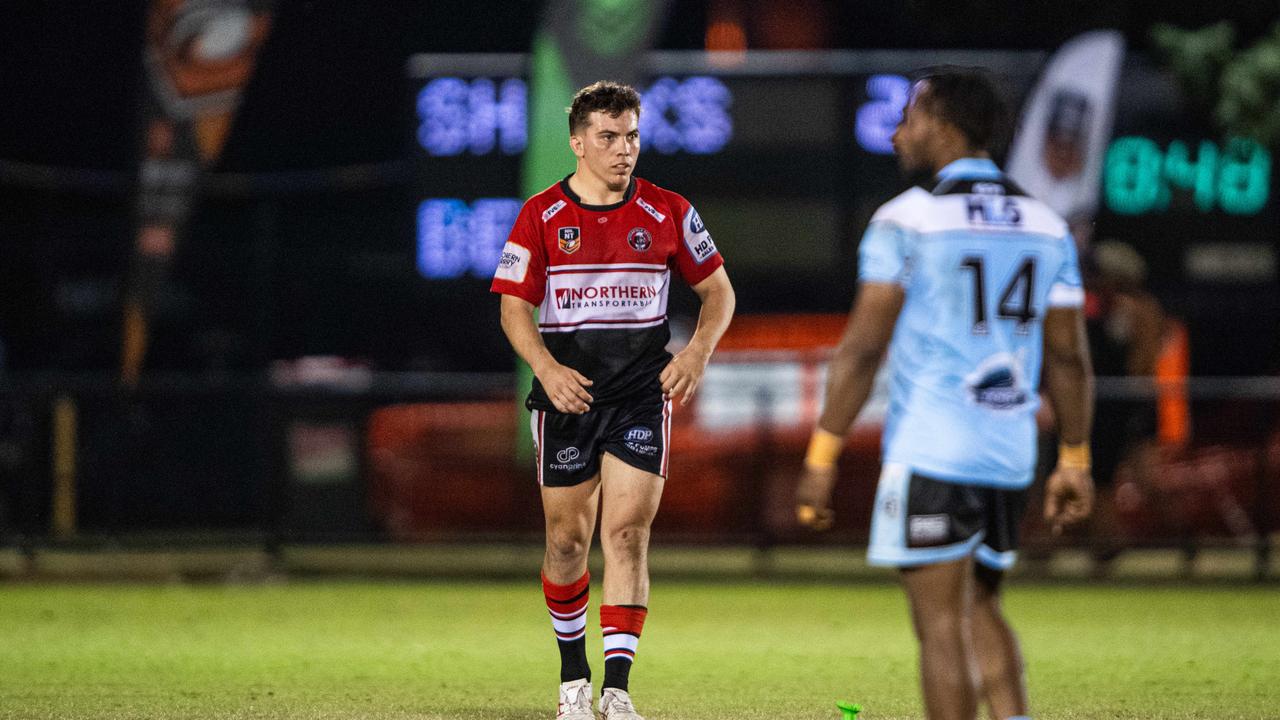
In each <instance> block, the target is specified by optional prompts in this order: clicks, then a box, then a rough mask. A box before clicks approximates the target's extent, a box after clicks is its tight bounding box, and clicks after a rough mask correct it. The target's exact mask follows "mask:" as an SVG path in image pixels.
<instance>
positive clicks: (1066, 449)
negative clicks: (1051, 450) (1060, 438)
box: [1058, 443, 1092, 470]
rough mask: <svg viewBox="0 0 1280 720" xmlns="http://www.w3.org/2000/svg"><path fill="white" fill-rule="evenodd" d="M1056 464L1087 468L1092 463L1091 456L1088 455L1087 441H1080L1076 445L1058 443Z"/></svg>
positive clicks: (1081, 468)
mask: <svg viewBox="0 0 1280 720" xmlns="http://www.w3.org/2000/svg"><path fill="white" fill-rule="evenodd" d="M1058 464H1059V465H1061V466H1062V467H1068V468H1076V469H1080V470H1088V469H1089V466H1090V465H1091V464H1092V458H1090V457H1089V443H1080V444H1078V445H1069V444H1067V443H1062V444H1060V445H1059V446H1058Z"/></svg>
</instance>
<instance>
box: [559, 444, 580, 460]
mask: <svg viewBox="0 0 1280 720" xmlns="http://www.w3.org/2000/svg"><path fill="white" fill-rule="evenodd" d="M580 454H581V453H579V452H578V448H576V447H567V448H565V449H563V450H561V451H560V452H558V453H556V460H559V461H560V462H562V463H570V462H573V461H574V460H577V459H578V455H580Z"/></svg>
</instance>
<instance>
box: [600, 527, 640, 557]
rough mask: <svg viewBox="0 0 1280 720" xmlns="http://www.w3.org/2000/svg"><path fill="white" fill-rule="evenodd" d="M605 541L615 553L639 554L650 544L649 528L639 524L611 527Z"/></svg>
mask: <svg viewBox="0 0 1280 720" xmlns="http://www.w3.org/2000/svg"><path fill="white" fill-rule="evenodd" d="M605 542H606V543H608V545H609V548H610V549H611V550H613V551H614V552H615V553H620V554H623V555H630V556H638V555H640V554H642V553H643V552H644V551H645V548H647V547H648V546H649V528H648V527H646V526H644V525H639V524H628V525H622V526H620V527H615V528H610V529H609V531H608V532H607V533H606V535H605Z"/></svg>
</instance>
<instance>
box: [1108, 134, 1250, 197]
mask: <svg viewBox="0 0 1280 720" xmlns="http://www.w3.org/2000/svg"><path fill="white" fill-rule="evenodd" d="M1103 167H1104V170H1103V192H1104V195H1105V197H1106V201H1107V207H1108V208H1109V209H1110V210H1111V211H1112V212H1114V213H1116V214H1119V215H1144V214H1147V213H1151V212H1158V211H1163V210H1167V209H1168V208H1169V203H1170V200H1171V198H1172V196H1173V193H1174V192H1179V193H1187V194H1189V195H1190V197H1191V200H1192V203H1193V204H1194V206H1195V207H1196V208H1197V209H1198V210H1199V211H1200V212H1203V213H1207V212H1212V211H1213V210H1214V208H1215V207H1217V208H1221V209H1222V211H1223V212H1225V213H1227V214H1229V215H1255V214H1257V213H1258V212H1260V211H1261V210H1262V208H1263V207H1264V206H1265V205H1266V204H1267V201H1268V199H1269V198H1270V194H1271V187H1270V185H1271V153H1270V152H1268V151H1267V149H1266V148H1264V147H1263V146H1261V145H1259V144H1258V143H1257V142H1256V141H1253V140H1249V139H1246V138H1231V139H1229V140H1228V141H1227V142H1226V143H1225V144H1224V146H1223V147H1222V148H1219V147H1218V145H1217V144H1216V143H1214V142H1212V141H1210V140H1202V141H1200V143H1199V144H1198V145H1196V146H1195V150H1194V152H1193V151H1192V146H1191V144H1189V143H1187V142H1184V141H1182V140H1173V141H1171V142H1169V144H1168V147H1167V149H1165V150H1161V149H1160V146H1159V145H1158V144H1157V143H1156V141H1154V140H1152V139H1151V138H1147V137H1142V136H1138V135H1128V136H1125V137H1120V138H1117V139H1116V140H1115V141H1114V142H1112V143H1111V147H1110V148H1108V150H1107V155H1106V161H1105V163H1104V166H1103Z"/></svg>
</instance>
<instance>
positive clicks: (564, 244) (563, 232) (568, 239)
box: [559, 227, 582, 253]
mask: <svg viewBox="0 0 1280 720" xmlns="http://www.w3.org/2000/svg"><path fill="white" fill-rule="evenodd" d="M559 235H560V249H561V250H563V251H564V252H566V253H575V252H577V251H578V248H580V247H582V231H581V230H580V229H578V228H576V227H562V228H560V232H559Z"/></svg>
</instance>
